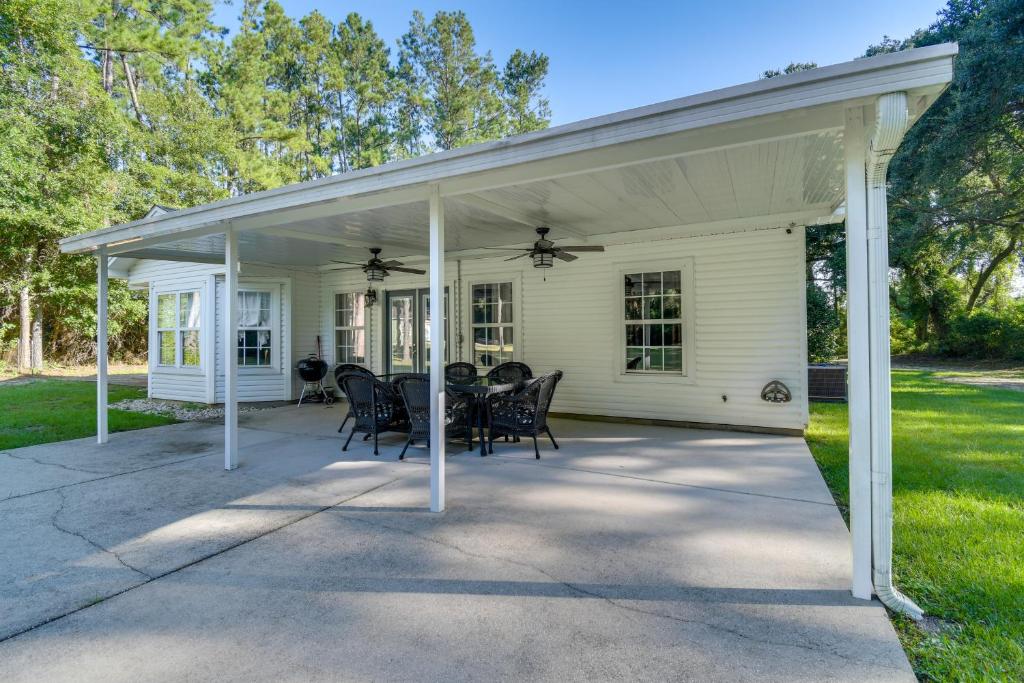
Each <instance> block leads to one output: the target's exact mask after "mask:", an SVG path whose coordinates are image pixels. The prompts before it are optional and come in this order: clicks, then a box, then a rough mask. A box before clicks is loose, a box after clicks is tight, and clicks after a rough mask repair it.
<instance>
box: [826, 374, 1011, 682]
mask: <svg viewBox="0 0 1024 683" xmlns="http://www.w3.org/2000/svg"><path fill="white" fill-rule="evenodd" d="M846 419H847V417H846V406H845V405H840V404H820V403H819V404H814V405H812V409H811V425H810V428H809V430H808V433H807V442H808V444H809V445H810V447H811V451H812V452H813V454H814V458H815V459H816V460H817V462H818V466H819V467H820V468H821V471H822V474H823V475H824V477H825V480H826V481H827V482H828V485H829V487H830V488H831V489H832V493H833V495H834V496H835V498H836V500H837V501H838V502H839V504H840V505H843V506H845V505H846V503H847V497H848V491H849V487H848V482H849V479H848V471H847V422H846ZM893 498H894V504H893V505H894V509H895V522H894V533H893V536H894V547H893V566H894V574H895V578H896V584H897V585H898V586H899V588H900V589H901V590H902V591H903V592H905V593H907V594H908V595H909V596H910V597H912V598H913V599H914V600H915V602H917V604H919V605H920V606H921V607H922V608H923V609H924V610H925V612H926V613H927V614H928V615H929V616H932V617H937V618H939V619H940V620H941V622H939V623H940V626H939V627H938V628H932V629H929V630H924V629H922V628H920V627H919V626H917V625H916V624H914V623H913V622H911V621H910V620H908V619H904V618H900V617H898V618H895V619H894V623H895V625H896V629H897V631H898V632H899V635H900V639H901V641H902V642H903V646H904V648H905V649H906V651H907V654H908V656H909V657H910V660H911V664H912V665H913V666H914V670H915V671H916V672H917V674H918V676H919V677H920V678H922V679H924V680H935V681H953V680H956V681H964V680H979V681H980V680H999V681H1003V680H1024V392H1019V391H1012V390H1007V389H990V388H980V387H977V386H968V385H961V384H952V383H949V382H943V381H941V380H940V379H938V378H936V376H935V375H934V374H933V373H931V372H921V371H899V370H898V371H895V372H894V373H893Z"/></svg>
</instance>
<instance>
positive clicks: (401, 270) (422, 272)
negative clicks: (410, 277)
mask: <svg viewBox="0 0 1024 683" xmlns="http://www.w3.org/2000/svg"><path fill="white" fill-rule="evenodd" d="M388 270H393V271H395V272H396V273H414V274H416V275H426V273H427V271H425V270H420V269H419V268H399V267H397V266H395V267H389V268H388Z"/></svg>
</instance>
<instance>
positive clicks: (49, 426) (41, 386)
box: [0, 380, 175, 450]
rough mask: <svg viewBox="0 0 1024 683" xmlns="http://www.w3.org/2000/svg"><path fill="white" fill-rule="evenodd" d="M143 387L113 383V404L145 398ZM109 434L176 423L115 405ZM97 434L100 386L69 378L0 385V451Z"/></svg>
mask: <svg viewBox="0 0 1024 683" xmlns="http://www.w3.org/2000/svg"><path fill="white" fill-rule="evenodd" d="M145 397H146V392H145V390H144V389H138V388H135V387H125V386H118V385H114V384H112V385H110V387H109V400H110V403H115V402H117V401H121V400H124V399H126V398H145ZM108 420H109V427H110V431H111V432H124V431H129V430H132V429H143V428H145V427H155V426H157V425H165V424H170V423H172V422H175V420H174V419H173V418H170V417H165V416H162V415H147V414H144V413H130V412H127V411H124V410H114V409H111V410H110V411H109V414H108ZM95 434H96V384H95V383H93V382H74V381H67V380H31V381H28V382H25V383H13V382H12V383H10V384H0V450H6V449H9V448H19V447H21V446H32V445H34V444H40V443H50V442H51V441H64V440H66V439H78V438H81V437H85V436H95Z"/></svg>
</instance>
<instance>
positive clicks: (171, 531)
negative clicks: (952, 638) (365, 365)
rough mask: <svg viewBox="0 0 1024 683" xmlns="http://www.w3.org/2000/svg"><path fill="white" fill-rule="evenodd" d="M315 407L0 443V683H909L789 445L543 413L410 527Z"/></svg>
mask: <svg viewBox="0 0 1024 683" xmlns="http://www.w3.org/2000/svg"><path fill="white" fill-rule="evenodd" d="M340 414H341V411H340V409H339V408H337V407H333V408H325V407H322V406H318V405H313V406H303V407H301V408H296V407H287V408H280V409H275V410H271V411H264V412H261V413H255V414H248V415H245V416H244V417H243V421H242V429H241V430H240V431H241V444H242V454H243V466H242V467H241V468H240V469H239V470H236V471H234V472H224V471H223V470H222V469H221V464H220V463H221V457H222V456H221V453H220V450H219V449H220V443H221V428H220V427H219V426H217V425H207V424H178V425H171V426H167V427H158V428H154V429H148V430H143V431H138V432H129V433H123V434H114V435H112V437H111V441H110V443H109V444H108V445H107V446H105V447H99V446H96V445H94V444H92V443H91V442H90V441H88V440H81V441H72V442H64V443H60V444H50V445H44V446H36V447H31V448H25V449H19V450H16V451H10V452H8V453H5V454H2V455H0V518H2V519H3V524H2V525H0V680H3V681H39V680H70V679H74V680H96V681H100V680H102V681H121V680H123V681H148V680H206V679H217V680H254V679H258V680H283V681H292V680H295V681H299V680H302V681H308V680H385V679H386V680H417V681H424V680H470V679H476V680H480V679H484V680H527V679H530V680H560V681H562V680H584V679H587V680H594V679H600V680H606V679H650V680H667V679H674V680H754V679H756V680H764V679H771V680H787V681H794V680H813V681H821V680H843V681H869V680H884V681H892V680H908V681H910V680H914V678H913V674H912V672H911V669H910V667H909V665H908V663H907V660H906V657H905V656H904V654H903V651H902V650H901V648H900V646H899V643H898V641H897V639H896V635H895V633H894V631H893V629H892V626H891V625H890V623H889V621H888V619H887V617H886V615H885V612H884V610H883V609H882V608H881V606H880V605H879V604H878V603H877V602H873V603H867V602H862V601H856V600H853V599H852V598H851V597H850V595H849V593H848V591H847V584H848V571H849V569H848V563H849V550H848V537H847V532H846V529H845V527H844V525H843V522H842V518H841V517H840V514H839V512H838V510H837V509H836V507H835V506H834V504H833V503H832V500H831V497H830V496H829V494H828V491H827V489H826V487H825V485H824V482H823V481H822V480H821V476H820V475H819V473H818V470H817V468H816V467H815V465H814V463H813V461H812V459H811V457H810V455H809V453H808V451H807V448H806V446H805V445H804V443H803V441H802V440H800V439H796V438H787V437H774V436H759V435H747V434H742V435H740V434H730V433H722V432H710V431H690V430H681V429H671V428H657V427H637V426H624V425H611V424H605V423H590V422H571V421H557V422H555V434H556V437H558V438H559V442H560V445H561V446H562V449H561V450H560V451H554V450H552V449H551V448H550V446H546V447H544V448H543V449H542V456H543V459H542V460H540V461H536V460H534V459H533V453H532V445H530V444H527V443H525V442H524V443H523V444H508V445H506V444H504V443H500V444H497V445H496V448H495V450H496V452H495V455H494V456H492V457H489V458H480V457H478V456H477V455H476V454H475V453H466V452H465V451H463V450H461V449H460V448H458V447H456V446H454V445H453V446H450V449H451V452H453V453H455V455H454V456H453V457H451V458H450V459H449V460H448V473H449V476H448V491H449V496H448V500H449V510H448V511H447V512H446V513H445V514H443V515H434V514H431V513H429V512H426V505H427V501H428V468H427V465H426V460H425V459H424V458H423V451H422V450H421V449H416V450H415V451H413V455H412V457H410V458H408V459H407V460H406V461H405V462H398V461H397V455H398V450H399V444H400V443H401V438H400V437H398V436H393V437H390V438H388V439H385V440H382V455H381V456H380V457H379V458H374V457H373V455H372V450H371V449H370V448H369V447H367V446H366V445H365V444H362V443H360V444H359V445H358V446H353V449H352V451H351V452H350V453H349V454H347V455H346V456H344V457H343V455H342V454H341V453H340V442H339V440H338V435H337V434H336V433H335V431H334V430H335V428H336V427H335V425H337V424H338V422H339V420H340ZM353 443H355V442H353ZM411 450H412V449H411Z"/></svg>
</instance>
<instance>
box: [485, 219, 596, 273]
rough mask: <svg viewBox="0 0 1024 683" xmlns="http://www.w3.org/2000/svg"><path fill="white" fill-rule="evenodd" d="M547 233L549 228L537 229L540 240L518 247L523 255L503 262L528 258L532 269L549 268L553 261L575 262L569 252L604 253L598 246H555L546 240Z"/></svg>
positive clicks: (553, 263)
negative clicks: (530, 245) (530, 258)
mask: <svg viewBox="0 0 1024 683" xmlns="http://www.w3.org/2000/svg"><path fill="white" fill-rule="evenodd" d="M549 231H550V228H537V234H538V235H540V239H538V240H537V241H536V242H534V243H533V246H532V247H520V248H522V249H523V251H524V252H525V253H523V254H519V255H518V256H513V257H512V258H507V259H505V260H506V261H514V260H515V259H517V258H523V257H524V256H530V257H532V258H533V267H534V268H551V267H552V266H553V265H555V262H554V259H559V260H560V261H575V260H576V259H578V258H579V257H578V256H575V255H574V254H572V253H570V252H574V251H575V252H581V251H604V247H602V246H598V245H580V246H575V247H558V246H555V243H554V242H552V241H551V240H549V239H548V238H547V234H548V232H549Z"/></svg>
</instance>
